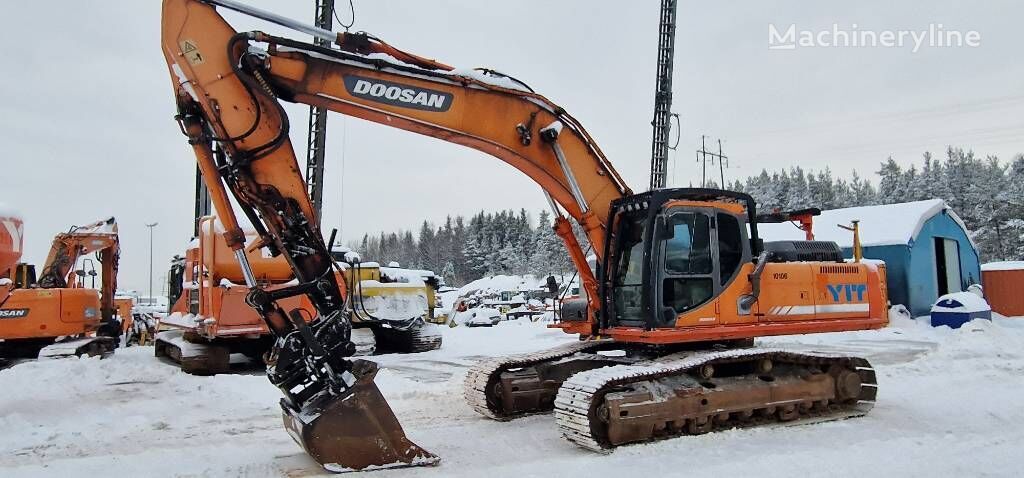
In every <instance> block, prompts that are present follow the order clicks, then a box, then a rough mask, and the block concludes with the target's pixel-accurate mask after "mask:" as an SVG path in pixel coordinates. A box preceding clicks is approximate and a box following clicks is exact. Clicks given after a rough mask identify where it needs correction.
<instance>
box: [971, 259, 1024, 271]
mask: <svg viewBox="0 0 1024 478" xmlns="http://www.w3.org/2000/svg"><path fill="white" fill-rule="evenodd" d="M1019 270H1024V261H1002V262H987V263H985V264H982V265H981V271H982V272H987V271H1019Z"/></svg>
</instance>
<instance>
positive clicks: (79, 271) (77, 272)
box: [75, 269, 85, 277]
mask: <svg viewBox="0 0 1024 478" xmlns="http://www.w3.org/2000/svg"><path fill="white" fill-rule="evenodd" d="M75 275H76V276H78V277H85V271H83V270H82V269H79V270H77V271H75Z"/></svg>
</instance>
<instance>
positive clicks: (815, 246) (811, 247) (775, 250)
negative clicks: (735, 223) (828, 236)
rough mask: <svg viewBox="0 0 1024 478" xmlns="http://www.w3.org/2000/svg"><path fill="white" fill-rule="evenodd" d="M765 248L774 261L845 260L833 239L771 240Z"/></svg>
mask: <svg viewBox="0 0 1024 478" xmlns="http://www.w3.org/2000/svg"><path fill="white" fill-rule="evenodd" d="M764 250H765V251H767V252H770V253H771V256H772V257H771V260H772V262H843V250H842V249H840V248H839V244H836V243H835V242H831V241H770V242H765V243H764Z"/></svg>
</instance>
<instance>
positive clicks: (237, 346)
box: [154, 321, 442, 375]
mask: <svg viewBox="0 0 1024 478" xmlns="http://www.w3.org/2000/svg"><path fill="white" fill-rule="evenodd" d="M441 339H442V336H441V334H440V333H438V332H436V331H435V330H434V326H433V325H426V324H424V323H423V322H422V321H419V322H417V323H414V324H412V326H409V327H407V328H404V329H400V328H395V327H387V326H380V325H373V326H367V327H361V328H354V329H352V336H351V341H352V343H353V345H354V346H355V355H358V356H369V355H374V354H376V353H418V352H427V351H430V350H436V349H438V348H440V347H441ZM272 345H273V338H272V336H270V335H258V336H255V337H247V336H238V337H222V338H220V337H219V338H215V339H212V340H211V339H208V338H206V337H203V336H200V335H199V334H196V333H194V332H191V331H188V330H167V331H163V332H160V333H159V334H157V336H156V340H155V341H154V351H155V354H156V356H157V357H165V358H167V359H169V360H171V361H172V362H174V363H177V364H178V365H180V366H181V370H182V371H183V372H185V373H190V374H194V375H216V374H219V373H228V372H230V371H231V354H244V355H245V356H246V357H248V358H249V359H250V360H252V361H257V362H262V361H263V354H264V353H266V352H267V351H268V350H270V347H271V346H272Z"/></svg>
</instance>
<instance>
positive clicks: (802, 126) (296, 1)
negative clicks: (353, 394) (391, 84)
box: [0, 0, 1024, 293]
mask: <svg viewBox="0 0 1024 478" xmlns="http://www.w3.org/2000/svg"><path fill="white" fill-rule="evenodd" d="M8 3H9V4H8V5H5V11H4V18H5V21H4V26H3V28H2V29H0V39H2V43H3V44H4V45H5V46H6V48H5V50H4V56H5V58H4V60H5V67H4V74H3V75H0V97H2V99H3V101H0V127H2V131H3V133H2V134H3V137H4V156H3V159H0V161H2V164H3V168H2V170H3V175H4V183H5V186H4V188H5V189H4V193H3V194H2V195H0V202H4V203H7V204H8V205H10V206H12V207H14V208H16V209H17V210H20V211H21V212H22V214H23V216H24V217H25V229H26V248H25V252H26V253H25V259H27V260H28V261H30V262H34V263H40V262H42V261H43V260H44V259H45V255H46V251H47V248H48V247H49V241H50V238H52V236H53V235H54V234H55V233H56V232H58V231H60V230H64V229H66V228H67V227H68V226H70V225H72V224H84V223H87V222H91V221H94V220H96V219H99V218H102V217H106V216H111V215H113V216H116V217H117V219H118V222H119V223H120V230H121V238H122V244H123V246H122V255H121V275H120V283H121V285H122V287H124V288H134V289H138V290H140V291H142V292H143V293H145V291H146V290H147V289H148V285H147V284H148V271H149V263H148V261H149V243H148V240H149V237H148V234H147V229H146V227H145V223H147V222H158V223H159V225H158V226H157V227H156V229H155V232H156V234H155V237H154V263H155V264H154V277H155V279H154V289H155V290H156V291H157V293H159V291H160V290H161V289H162V282H163V278H164V275H165V274H166V270H167V268H168V260H169V258H170V257H171V256H172V255H174V254H176V253H182V252H183V250H184V248H185V246H186V245H187V243H188V241H189V238H190V235H191V223H192V222H191V221H192V205H193V172H194V161H195V159H194V157H193V156H192V154H191V151H190V149H189V147H188V146H187V144H186V143H185V139H184V137H183V136H182V135H181V134H180V133H179V132H178V128H177V126H176V125H175V124H174V121H173V119H172V115H173V114H174V102H173V99H172V90H171V86H170V80H169V78H168V74H167V71H166V68H165V66H164V63H163V57H162V55H161V53H160V44H159V41H160V38H159V31H160V18H159V15H160V2H158V1H155V0H147V1H139V0H131V1H111V0H98V1H90V2H56V3H54V2H8ZM248 3H251V4H252V5H255V6H258V7H261V8H265V9H270V10H273V11H275V12H278V13H281V14H284V15H287V16H291V17H293V18H297V19H311V18H312V15H313V2H312V1H300V0H290V1H283V0H278V1H271V0H259V1H256V0H251V1H249V2H248ZM338 3H339V12H338V13H339V15H340V16H342V17H343V18H347V16H348V12H347V5H342V2H341V0H339V2H338ZM306 4H308V5H306ZM658 5H659V2H658V1H656V0H646V1H642V2H610V1H608V2H603V1H602V2H595V1H584V0H574V1H551V0H543V1H541V0H521V1H518V2H512V3H509V2H500V3H497V2H481V1H473V0H460V1H456V0H449V1H429V2H428V1H412V0H401V1H399V0H392V1H382V0H377V1H366V0H355V7H356V12H357V17H356V24H355V27H354V29H356V30H366V31H368V32H371V33H373V34H375V35H377V36H379V37H381V38H383V39H385V40H386V41H388V42H390V43H392V44H394V45H396V46H398V47H399V48H403V49H405V50H408V51H410V52H414V53H418V54H420V55H423V56H427V57H432V58H436V59H438V60H440V61H443V62H445V63H448V64H452V65H456V66H459V67H477V66H486V67H491V68H494V69H497V70H499V71H503V72H506V73H508V74H511V75H513V76H515V77H517V78H519V79H522V80H524V81H525V82H527V83H528V84H530V85H531V86H532V87H533V88H534V89H535V90H537V91H538V92H540V93H542V94H544V95H546V96H547V97H549V98H551V99H552V100H553V101H555V102H557V103H559V104H560V105H562V106H563V107H565V108H566V109H567V110H568V111H570V112H571V113H572V114H573V115H574V116H575V117H576V118H578V119H579V120H580V121H581V122H582V123H583V124H584V125H585V127H586V128H587V129H588V130H589V131H590V133H591V134H592V135H593V136H594V138H595V139H596V140H597V142H598V143H599V145H600V146H601V148H602V149H603V150H604V151H605V153H606V154H607V155H608V157H609V158H610V159H611V161H612V163H613V164H614V165H615V167H616V168H618V169H619V171H620V172H621V173H622V174H623V176H624V177H625V178H626V180H627V182H629V184H630V185H631V186H632V187H633V189H634V190H636V191H642V190H644V189H645V187H646V184H647V181H648V180H647V174H648V172H647V168H648V164H649V155H650V138H651V131H650V120H651V115H652V108H653V86H654V68H655V62H654V61H655V47H656V44H657V36H656V33H657V21H658ZM342 7H345V8H342ZM225 16H226V17H227V18H228V19H229V21H231V22H232V24H233V25H235V27H236V29H239V30H246V29H254V28H260V29H264V30H265V31H270V32H275V33H279V34H283V33H285V32H284V31H283V30H281V29H279V28H274V27H270V26H267V25H265V24H262V23H260V22H257V21H251V20H249V19H245V18H242V17H240V16H238V15H235V14H225ZM1021 18H1024V4H1022V3H1021V2H1016V1H1011V0H1003V1H986V2H967V1H962V2H961V1H949V0H938V1H929V2H892V1H890V0H886V1H881V0H865V1H859V2H846V1H844V2H827V1H784V2H764V1H748V2H739V1H735V2H696V1H681V2H680V5H679V28H678V34H677V37H676V45H677V50H676V62H675V86H674V100H675V101H674V106H673V110H674V111H676V112H678V113H679V114H680V115H681V117H682V137H681V142H680V147H679V149H678V150H677V154H673V155H672V158H673V159H675V160H676V161H675V164H674V166H672V165H670V172H671V177H670V181H669V182H670V185H678V186H685V185H688V184H689V183H691V182H695V183H699V182H700V173H699V170H698V169H697V167H696V164H695V162H694V149H695V147H696V145H698V144H699V142H700V135H702V134H706V135H709V136H710V137H712V138H719V137H720V138H722V139H723V140H724V148H725V153H726V154H727V155H729V156H730V157H731V158H732V161H731V167H730V168H729V169H728V170H726V176H727V179H728V178H741V177H745V176H748V175H752V174H756V173H757V172H759V171H760V169H761V168H769V169H773V168H781V167H789V166H794V165H799V166H802V167H804V168H811V169H821V168H824V167H829V168H831V169H832V171H833V172H834V173H835V174H838V175H843V176H847V175H849V174H850V172H851V171H852V170H853V169H855V168H856V169H858V170H860V171H861V172H862V173H867V172H869V171H873V170H875V169H877V167H878V163H879V162H880V161H883V160H884V159H885V158H886V157H887V156H890V155H891V156H893V157H894V158H896V160H897V161H899V162H901V163H904V164H909V163H911V162H914V161H920V155H921V153H922V152H923V151H925V150H931V151H935V152H939V153H941V151H942V150H944V149H945V147H946V145H947V144H953V145H959V146H963V147H967V148H972V149H974V150H975V151H976V152H977V153H980V154H983V155H988V154H994V155H999V156H1000V157H1003V158H1009V157H1010V156H1012V155H1013V154H1015V153H1018V152H1024V114H1022V113H1024V83H1022V81H1021V78H1024V62H1021V61H1020V60H1021V55H1022V53H1021V51H1022V50H1021V48H1020V46H1021V36H1020V35H1021V34H1020V19H1021ZM833 23H835V24H838V25H839V27H840V28H846V29H852V28H853V27H852V25H853V24H857V28H858V29H860V30H878V31H881V30H915V31H919V30H927V29H928V28H929V25H932V24H936V25H937V24H942V27H941V28H943V29H944V30H947V31H948V30H957V31H963V32H966V31H969V30H975V31H977V32H978V33H979V34H980V37H981V39H980V46H978V47H975V48H969V47H964V48H928V47H924V48H922V49H921V50H920V51H918V52H917V53H914V52H912V51H911V50H912V46H905V47H902V48H824V47H815V48H797V49H795V50H788V51H778V50H769V49H768V26H769V24H774V25H775V26H776V27H777V28H778V29H780V30H785V29H786V28H788V27H789V25H791V24H794V25H795V27H796V29H797V30H811V31H818V30H822V29H827V30H831V29H832V24H833ZM288 35H289V36H292V37H295V38H300V39H304V38H303V36H302V35H300V34H288ZM288 111H289V113H291V116H292V125H293V130H292V139H293V142H294V143H295V144H297V145H303V144H305V135H306V131H305V126H306V114H307V108H306V107H304V106H298V105H291V106H289V109H288ZM328 138H329V140H328V163H327V180H326V184H327V189H326V192H325V202H326V204H325V218H326V219H325V221H324V225H325V226H327V228H328V229H329V227H331V226H337V225H341V226H342V235H343V238H344V239H345V240H349V239H354V238H358V237H361V236H362V234H363V233H364V232H371V233H373V232H377V231H380V230H381V229H386V230H392V229H397V228H400V227H401V228H415V227H418V223H419V222H420V221H422V220H423V219H424V218H426V219H429V220H432V221H438V220H443V218H444V216H445V215H446V214H449V213H451V214H456V213H457V214H471V213H473V212H475V211H478V210H481V209H484V210H497V209H502V208H520V207H524V208H526V209H527V210H529V211H531V212H536V211H539V210H540V209H542V208H543V207H544V204H545V203H544V200H543V196H542V195H541V192H540V189H539V187H538V186H536V185H535V184H533V183H532V182H531V181H530V180H528V179H527V178H526V177H525V176H524V175H522V174H520V173H518V172H517V171H516V170H514V169H513V168H511V167H509V166H507V165H506V164H504V163H502V162H501V161H498V160H495V159H493V158H491V157H489V156H485V155H484V154H482V153H478V152H476V151H473V150H469V149H466V148H462V147H459V146H455V145H451V144H448V143H443V142H441V141H437V140H433V139H430V138H426V137H421V136H418V135H415V134H411V133H405V132H402V131H398V130H391V129H388V128H386V127H383V126H380V125H376V124H370V123H367V122H364V121H361V120H357V119H352V118H342V117H340V116H335V117H333V118H332V119H331V120H330V123H329V128H328ZM298 155H299V158H300V161H301V160H303V159H304V157H305V152H304V151H299V152H298Z"/></svg>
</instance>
